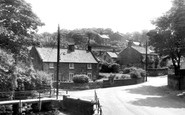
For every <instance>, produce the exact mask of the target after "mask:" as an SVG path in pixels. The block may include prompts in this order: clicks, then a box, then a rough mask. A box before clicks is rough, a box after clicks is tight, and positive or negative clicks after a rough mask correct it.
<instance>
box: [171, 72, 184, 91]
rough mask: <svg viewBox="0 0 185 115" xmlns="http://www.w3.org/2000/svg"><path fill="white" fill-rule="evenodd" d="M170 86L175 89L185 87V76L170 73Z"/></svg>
mask: <svg viewBox="0 0 185 115" xmlns="http://www.w3.org/2000/svg"><path fill="white" fill-rule="evenodd" d="M168 87H170V88H172V89H175V90H184V89H185V76H181V77H180V76H175V75H170V74H169V75H168Z"/></svg>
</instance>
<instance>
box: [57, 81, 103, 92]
mask: <svg viewBox="0 0 185 115" xmlns="http://www.w3.org/2000/svg"><path fill="white" fill-rule="evenodd" d="M102 86H103V83H102V82H89V83H84V84H78V83H73V82H60V84H59V88H61V89H67V90H84V89H97V88H102ZM54 87H56V83H54Z"/></svg>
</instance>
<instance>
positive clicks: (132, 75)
mask: <svg viewBox="0 0 185 115" xmlns="http://www.w3.org/2000/svg"><path fill="white" fill-rule="evenodd" d="M130 77H131V78H141V75H140V73H139V72H138V71H132V72H131V73H130Z"/></svg>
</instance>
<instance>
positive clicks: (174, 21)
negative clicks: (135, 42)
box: [148, 0, 185, 74]
mask: <svg viewBox="0 0 185 115" xmlns="http://www.w3.org/2000/svg"><path fill="white" fill-rule="evenodd" d="M152 23H153V24H154V25H156V29H154V30H151V31H150V32H148V36H149V43H150V45H152V46H154V48H155V50H156V51H157V52H158V53H160V54H161V55H169V56H170V57H171V59H172V62H173V66H174V68H175V73H176V74H178V70H179V69H180V58H181V56H182V52H183V51H184V48H185V47H184V43H185V32H184V31H185V1H184V0H174V1H173V6H172V8H171V9H170V10H169V11H168V12H166V13H165V14H164V15H163V16H161V17H159V18H158V19H156V20H154V21H153V22H152Z"/></svg>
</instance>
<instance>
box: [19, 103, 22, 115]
mask: <svg viewBox="0 0 185 115" xmlns="http://www.w3.org/2000/svg"><path fill="white" fill-rule="evenodd" d="M19 114H22V102H21V100H19Z"/></svg>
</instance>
